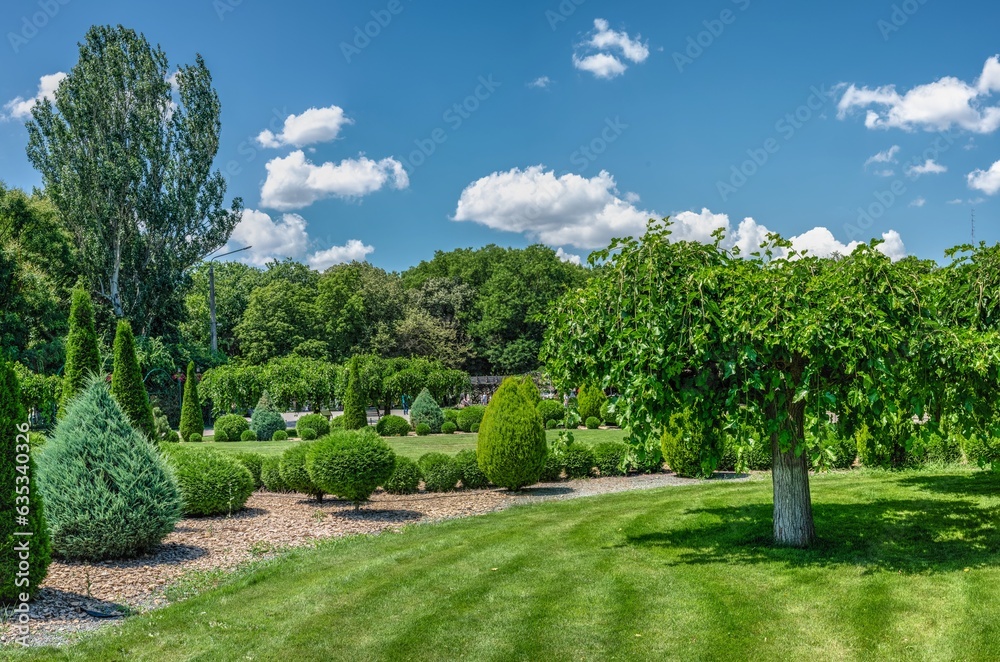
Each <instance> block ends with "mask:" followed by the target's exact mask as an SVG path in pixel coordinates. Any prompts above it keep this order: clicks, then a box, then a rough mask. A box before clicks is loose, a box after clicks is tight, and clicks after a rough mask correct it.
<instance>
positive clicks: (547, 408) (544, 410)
mask: <svg viewBox="0 0 1000 662" xmlns="http://www.w3.org/2000/svg"><path fill="white" fill-rule="evenodd" d="M536 409H538V414H539V416H541V417H542V420H543V421H545V425H546V427H548V423H549V421H557V422H558V421H561V420H563V419H564V418H566V408H565V407H563V406H562V403H561V402H559V401H558V400H542V401H540V402H539V403H538V406H537V407H536Z"/></svg>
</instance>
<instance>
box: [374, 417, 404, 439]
mask: <svg viewBox="0 0 1000 662" xmlns="http://www.w3.org/2000/svg"><path fill="white" fill-rule="evenodd" d="M375 431H376V432H378V433H379V435H381V436H383V437H405V436H406V435H408V434H410V422H409V421H407V420H406V419H405V418H403V417H402V416H394V415H391V414H390V415H389V416H383V417H382V418H380V419H379V421H378V423H376V424H375Z"/></svg>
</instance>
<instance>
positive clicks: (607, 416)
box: [600, 400, 618, 426]
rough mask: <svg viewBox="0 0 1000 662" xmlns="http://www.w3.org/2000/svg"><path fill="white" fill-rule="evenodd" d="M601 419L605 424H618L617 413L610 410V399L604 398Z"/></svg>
mask: <svg viewBox="0 0 1000 662" xmlns="http://www.w3.org/2000/svg"><path fill="white" fill-rule="evenodd" d="M600 418H601V421H602V422H603V423H604V424H605V425H609V426H617V425H618V415H617V414H613V413H612V412H611V400H605V401H604V404H603V405H601V416H600Z"/></svg>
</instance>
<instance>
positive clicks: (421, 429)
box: [417, 423, 431, 437]
mask: <svg viewBox="0 0 1000 662" xmlns="http://www.w3.org/2000/svg"><path fill="white" fill-rule="evenodd" d="M430 433H431V426H429V425H427V424H426V423H420V424H419V425H417V436H418V437H426V436H427V435H429V434H430Z"/></svg>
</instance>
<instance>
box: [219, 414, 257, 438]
mask: <svg viewBox="0 0 1000 662" xmlns="http://www.w3.org/2000/svg"><path fill="white" fill-rule="evenodd" d="M249 429H250V424H249V423H247V419H245V418H243V417H242V416H240V415H239V414H226V415H225V416H220V417H219V418H217V419H215V440H216V441H240V440H241V439H243V433H244V432H246V431H247V430H249Z"/></svg>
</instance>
